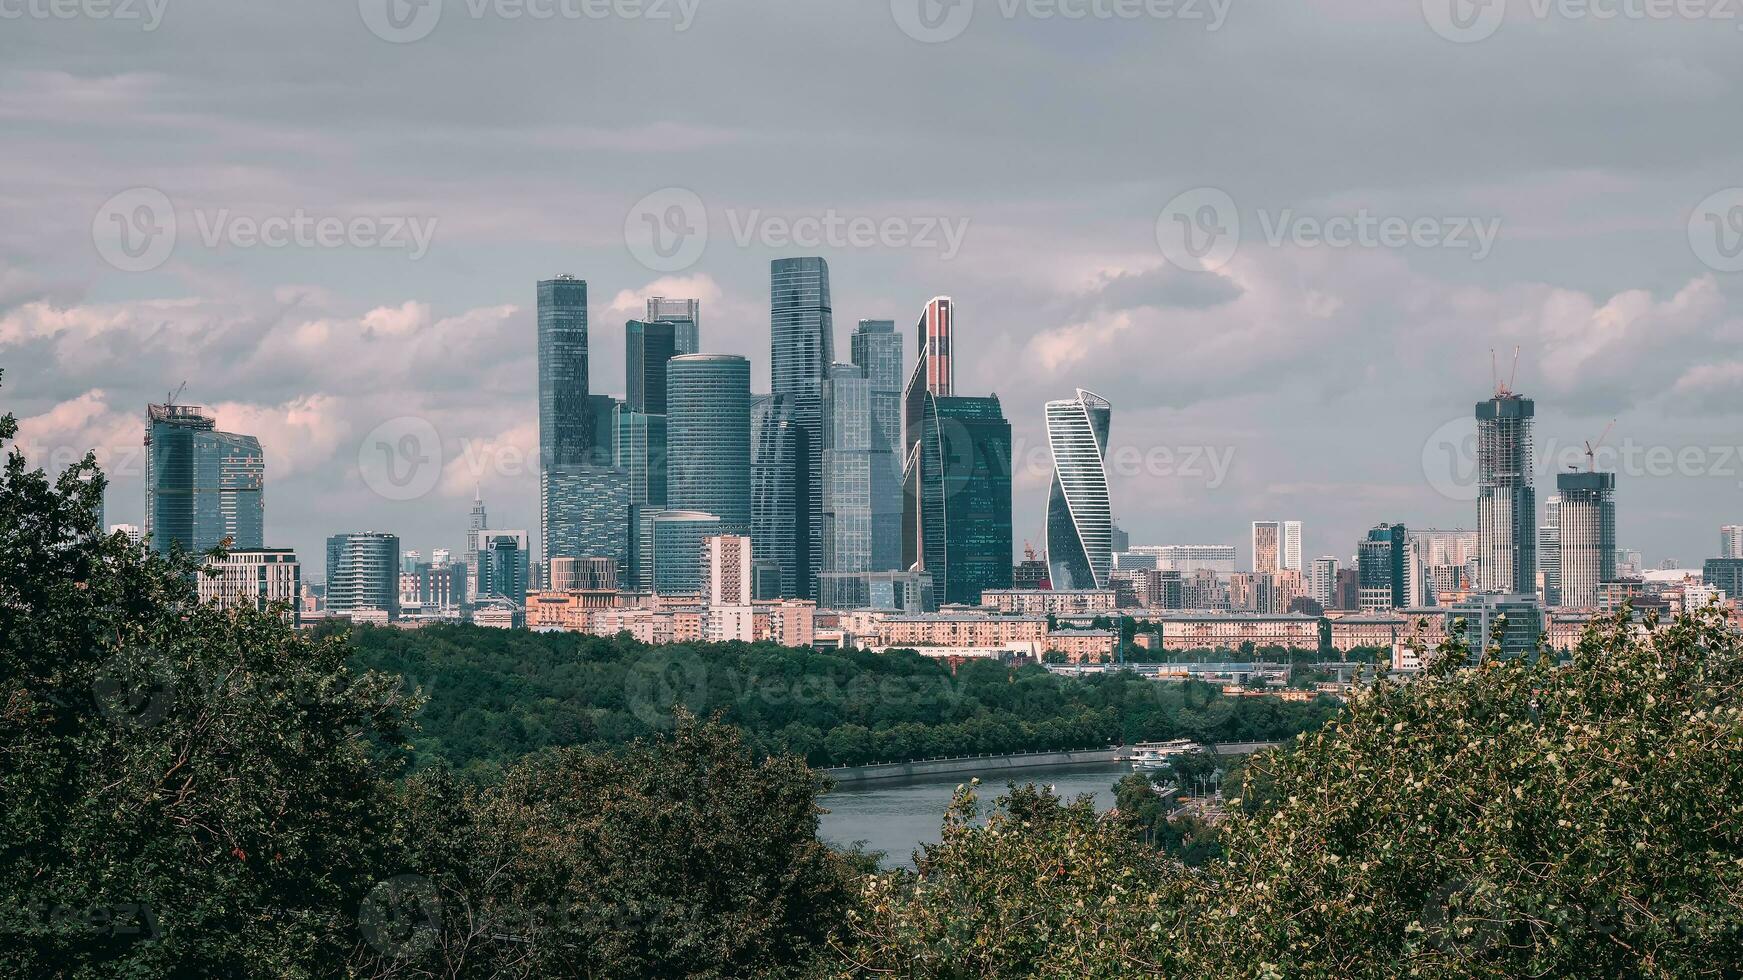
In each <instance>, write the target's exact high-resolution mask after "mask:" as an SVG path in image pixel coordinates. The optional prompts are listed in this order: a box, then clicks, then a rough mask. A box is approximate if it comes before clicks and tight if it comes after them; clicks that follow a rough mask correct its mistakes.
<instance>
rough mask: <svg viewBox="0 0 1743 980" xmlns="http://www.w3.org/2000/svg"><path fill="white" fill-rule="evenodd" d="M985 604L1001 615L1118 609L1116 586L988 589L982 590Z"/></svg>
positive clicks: (1048, 614)
mask: <svg viewBox="0 0 1743 980" xmlns="http://www.w3.org/2000/svg"><path fill="white" fill-rule="evenodd" d="M980 604H981V605H982V606H986V607H988V608H991V609H994V610H996V611H998V612H999V613H1000V614H1012V613H1015V614H1019V615H1023V616H1057V615H1064V614H1069V613H1108V614H1113V613H1114V612H1116V610H1117V609H1118V606H1117V605H1116V604H1115V603H1114V590H1112V589H1061V590H1046V591H1040V590H1037V591H1028V590H1023V589H988V590H987V591H985V592H983V593H981V601H980Z"/></svg>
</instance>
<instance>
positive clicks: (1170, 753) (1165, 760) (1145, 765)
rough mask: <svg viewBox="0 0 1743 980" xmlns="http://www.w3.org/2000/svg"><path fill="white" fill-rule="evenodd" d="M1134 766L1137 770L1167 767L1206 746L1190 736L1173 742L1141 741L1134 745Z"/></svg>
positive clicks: (1200, 750) (1201, 750)
mask: <svg viewBox="0 0 1743 980" xmlns="http://www.w3.org/2000/svg"><path fill="white" fill-rule="evenodd" d="M1131 751H1132V754H1131V760H1132V768H1133V769H1136V770H1140V771H1143V770H1151V769H1167V768H1168V767H1169V766H1171V765H1173V763H1174V760H1175V759H1176V758H1178V757H1180V756H1183V755H1191V754H1192V753H1194V752H1203V751H1205V747H1204V746H1202V745H1200V744H1198V743H1197V742H1194V741H1193V740H1192V739H1189V738H1179V739H1175V740H1174V741H1172V742H1139V743H1138V744H1136V745H1134V746H1132V750H1131Z"/></svg>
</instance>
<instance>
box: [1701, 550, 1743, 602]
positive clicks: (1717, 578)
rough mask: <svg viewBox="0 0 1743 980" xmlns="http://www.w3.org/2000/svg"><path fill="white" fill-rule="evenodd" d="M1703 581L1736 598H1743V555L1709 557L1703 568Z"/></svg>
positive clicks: (1710, 586)
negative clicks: (1736, 556) (1735, 556)
mask: <svg viewBox="0 0 1743 980" xmlns="http://www.w3.org/2000/svg"><path fill="white" fill-rule="evenodd" d="M1701 581H1702V582H1703V583H1704V584H1705V585H1707V586H1708V587H1709V588H1714V589H1718V590H1719V591H1721V592H1723V593H1725V594H1726V595H1727V596H1730V597H1731V598H1732V599H1734V600H1735V599H1743V557H1738V558H1729V557H1724V558H1708V559H1707V561H1706V564H1705V565H1704V566H1703V567H1702V569H1701Z"/></svg>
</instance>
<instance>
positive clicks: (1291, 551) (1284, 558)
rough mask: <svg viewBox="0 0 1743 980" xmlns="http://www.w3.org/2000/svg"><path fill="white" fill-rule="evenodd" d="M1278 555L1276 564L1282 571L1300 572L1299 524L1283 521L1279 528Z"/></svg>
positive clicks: (1298, 522) (1297, 522)
mask: <svg viewBox="0 0 1743 980" xmlns="http://www.w3.org/2000/svg"><path fill="white" fill-rule="evenodd" d="M1280 531H1281V533H1280V540H1281V544H1280V545H1279V549H1280V552H1281V553H1280V554H1279V556H1278V559H1277V561H1278V564H1279V565H1280V566H1282V569H1283V570H1284V571H1291V572H1300V571H1303V569H1302V567H1301V522H1300V521H1283V522H1282V524H1281V528H1280Z"/></svg>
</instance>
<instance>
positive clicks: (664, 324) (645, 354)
mask: <svg viewBox="0 0 1743 980" xmlns="http://www.w3.org/2000/svg"><path fill="white" fill-rule="evenodd" d="M677 330H678V324H676V323H673V322H671V321H668V320H654V321H651V322H650V321H645V320H631V321H629V322H628V323H626V324H624V336H623V342H624V351H623V365H624V399H623V401H624V404H625V405H627V406H629V408H630V409H631V410H632V411H636V412H647V413H648V414H650V415H664V414H666V362H667V361H669V360H671V359H672V358H673V357H676V356H677V354H678V338H677Z"/></svg>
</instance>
